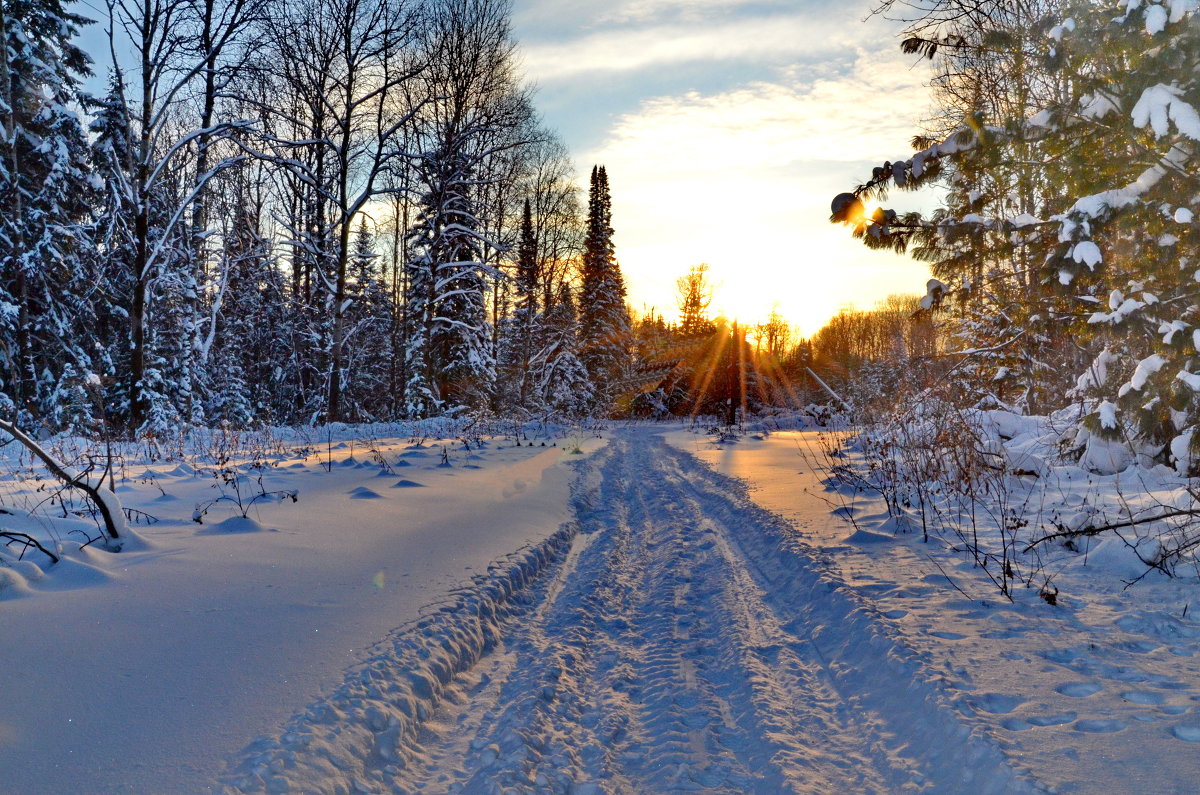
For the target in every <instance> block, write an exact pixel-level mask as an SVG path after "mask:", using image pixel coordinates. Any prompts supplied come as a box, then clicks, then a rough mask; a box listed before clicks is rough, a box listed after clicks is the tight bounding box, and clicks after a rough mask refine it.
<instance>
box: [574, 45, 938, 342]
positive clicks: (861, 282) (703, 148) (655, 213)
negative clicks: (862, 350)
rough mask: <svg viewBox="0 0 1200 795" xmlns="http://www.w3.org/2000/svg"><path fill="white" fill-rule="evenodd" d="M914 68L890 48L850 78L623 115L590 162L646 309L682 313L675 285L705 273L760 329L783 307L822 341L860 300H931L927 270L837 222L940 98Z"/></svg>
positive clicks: (751, 87)
mask: <svg viewBox="0 0 1200 795" xmlns="http://www.w3.org/2000/svg"><path fill="white" fill-rule="evenodd" d="M909 66H910V62H909V61H907V60H905V59H904V58H903V57H902V56H900V55H899V54H892V52H891V48H890V47H888V48H887V49H881V50H879V51H873V52H868V51H859V52H858V53H857V56H856V58H855V60H854V62H853V64H852V66H851V68H848V69H845V70H843V71H842V72H841V73H836V72H826V73H822V74H814V70H811V69H809V70H804V69H796V70H792V71H791V72H789V73H788V74H787V75H786V77H785V78H781V79H780V80H779V81H778V82H770V81H765V80H764V81H757V82H753V83H750V84H747V85H744V86H741V87H738V88H736V89H733V90H729V91H724V92H719V93H712V94H705V93H702V92H689V93H686V94H682V95H678V96H668V97H658V98H653V99H649V100H646V101H644V102H643V103H642V104H641V106H640V107H639V108H638V110H637V111H636V112H633V113H629V114H625V115H624V116H622V117H620V118H619V119H618V120H617V122H616V124H615V125H614V126H613V127H612V129H611V132H610V134H609V136H608V138H607V139H606V140H605V142H604V143H603V144H602V145H601V146H600V147H598V148H597V149H596V150H594V151H591V152H588V153H585V154H584V156H583V159H582V161H581V162H582V163H583V164H585V165H589V166H590V164H591V163H604V164H605V165H606V166H607V168H608V172H609V175H610V178H611V180H612V186H613V204H614V215H615V220H614V223H615V226H616V227H617V232H618V236H617V243H618V247H619V248H618V253H619V256H620V259H621V261H622V265H623V267H624V270H625V273H626V278H627V279H628V280H629V283H630V292H631V297H632V298H633V300H634V302H635V305H640V304H647V305H654V306H657V307H659V308H660V310H662V311H664V312H665V313H666V314H668V315H670V314H673V312H674V309H675V304H674V278H675V277H676V276H678V275H679V274H681V273H683V272H684V271H685V270H686V269H687V267H688V266H690V265H693V264H696V263H697V262H705V261H706V262H709V263H710V264H711V265H712V266H713V275H714V277H715V278H716V280H718V281H722V282H724V285H723V287H722V289H721V290H720V292H719V294H718V298H717V301H716V303H715V305H717V306H720V307H722V308H723V309H724V310H725V311H726V312H728V313H730V314H735V315H739V316H741V317H743V319H747V320H752V319H754V318H761V317H763V316H765V315H766V313H767V312H768V311H770V309H771V305H772V303H774V302H775V301H778V302H779V303H780V308H781V311H782V312H783V313H784V315H785V316H788V317H789V318H791V319H792V320H793V321H796V322H800V323H802V324H803V325H804V326H805V331H806V332H809V333H811V332H812V331H815V330H816V328H817V327H819V325H820V324H822V323H823V322H824V321H825V320H826V319H827V318H828V317H830V316H831V315H832V314H834V313H835V312H836V311H837V309H838V308H839V307H840V306H842V305H844V304H846V303H848V302H853V303H856V304H858V305H859V306H869V305H871V304H873V303H874V302H875V301H876V300H879V299H881V298H884V297H886V296H887V295H888V294H890V293H894V292H904V291H912V290H914V289H919V288H920V286H921V285H922V284H923V282H924V279H925V278H926V276H925V270H924V266H923V265H919V264H914V263H912V262H911V261H910V260H907V259H901V258H898V257H896V256H895V255H891V254H887V253H884V252H872V251H868V250H867V249H865V247H863V246H862V245H861V244H860V243H858V242H857V241H854V240H852V239H851V238H850V236H849V234H848V232H846V231H845V230H844V229H841V228H838V227H833V226H832V225H830V224H829V223H828V221H827V218H828V214H829V201H830V199H831V198H832V197H833V196H834V195H835V194H836V193H838V192H840V191H843V190H847V189H848V188H850V187H852V186H853V185H854V184H855V182H856V180H860V179H863V178H864V177H866V176H867V175H869V173H870V168H871V166H873V165H876V164H878V163H880V162H882V161H883V160H890V159H895V158H897V157H899V156H900V155H905V154H907V153H908V152H910V151H911V149H910V147H909V146H908V145H907V141H908V140H909V138H910V137H911V136H912V135H913V133H915V132H917V131H919V129H920V127H919V121H920V119H921V118H922V116H923V115H924V114H925V111H926V108H927V106H928V95H927V91H926V89H925V88H923V86H922V80H923V78H924V74H923V73H922V71H921V70H919V69H918V70H912V69H910V68H909ZM902 201H903V199H900V198H897V203H901V202H902ZM909 201H910V202H911V201H912V199H911V198H910V199H909ZM918 201H920V200H919V199H918ZM928 201H929V200H928V199H926V200H925V203H928Z"/></svg>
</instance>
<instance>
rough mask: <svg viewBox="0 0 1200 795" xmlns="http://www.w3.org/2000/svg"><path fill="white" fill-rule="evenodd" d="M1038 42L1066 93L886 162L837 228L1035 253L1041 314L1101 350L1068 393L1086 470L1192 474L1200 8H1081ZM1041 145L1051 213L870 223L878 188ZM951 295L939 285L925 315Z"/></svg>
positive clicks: (1048, 26) (1184, 2)
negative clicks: (996, 237)
mask: <svg viewBox="0 0 1200 795" xmlns="http://www.w3.org/2000/svg"><path fill="white" fill-rule="evenodd" d="M1037 31H1040V37H1038V38H1036V41H1030V42H1029V43H1028V45H1027V46H1030V47H1032V48H1033V49H1034V50H1036V51H1040V54H1041V56H1042V64H1043V66H1042V68H1043V69H1044V70H1045V71H1046V72H1047V73H1048V74H1049V75H1051V76H1053V77H1055V78H1056V79H1057V80H1058V81H1059V82H1060V84H1061V85H1062V86H1063V87H1064V90H1063V92H1062V94H1061V96H1058V97H1054V98H1053V101H1051V102H1048V103H1046V104H1044V105H1043V106H1042V107H1040V108H1037V107H1035V108H1031V109H1027V111H1026V112H1025V113H1024V114H1023V115H1022V116H1020V117H1019V118H1012V119H1007V120H1003V123H996V124H989V125H980V124H978V123H977V121H976V122H975V123H972V124H971V125H969V126H966V127H964V128H963V129H960V130H957V131H955V132H954V133H952V134H951V135H950V136H948V137H947V138H946V139H945V140H944V141H941V142H937V143H932V144H930V145H929V146H925V147H923V148H922V149H921V150H920V151H918V152H917V153H916V154H914V155H913V156H912V157H911V158H906V159H901V160H898V161H896V162H891V163H886V164H884V165H883V166H882V167H881V168H879V169H877V170H876V173H875V175H874V177H873V179H872V181H871V182H870V183H868V184H867V185H865V186H860V189H859V190H857V191H855V192H854V193H853V194H843V195H841V196H839V197H837V198H836V199H835V200H834V205H833V220H835V221H842V222H846V223H850V224H852V225H853V226H854V227H855V229H856V231H857V232H858V233H859V234H860V235H863V236H864V239H874V240H875V241H877V242H878V243H879V244H882V245H886V244H889V243H895V242H897V241H899V240H901V239H903V238H904V237H906V236H910V235H913V234H918V235H924V236H926V237H928V238H941V239H947V238H952V237H954V236H956V235H969V234H973V233H972V231H971V230H973V229H982V230H991V231H996V232H1000V233H1003V234H1004V235H1006V236H1008V237H1009V238H1010V239H1012V240H1014V241H1019V243H1020V245H1022V246H1026V247H1028V248H1029V249H1030V251H1031V253H1032V256H1031V257H1030V258H1029V259H1030V261H1031V262H1032V263H1033V267H1034V268H1036V284H1038V285H1039V287H1040V289H1041V290H1042V291H1043V292H1042V294H1043V295H1045V296H1047V298H1046V300H1045V302H1044V303H1043V304H1041V305H1040V306H1039V307H1038V310H1037V312H1039V313H1040V312H1042V311H1045V312H1048V313H1049V315H1050V316H1052V317H1053V318H1054V319H1055V320H1056V321H1057V322H1058V323H1060V324H1063V326H1064V327H1065V328H1066V329H1067V330H1068V331H1069V332H1070V333H1071V334H1072V335H1073V336H1074V338H1075V340H1076V341H1077V342H1080V343H1089V342H1090V344H1091V345H1092V347H1093V348H1097V347H1099V346H1101V345H1103V348H1102V349H1101V350H1100V351H1099V353H1098V355H1097V356H1096V358H1095V361H1094V362H1093V363H1092V364H1091V366H1089V367H1087V368H1086V370H1085V371H1084V372H1083V373H1082V374H1081V375H1080V377H1079V379H1078V382H1077V384H1076V387H1075V389H1074V390H1073V391H1072V394H1073V396H1076V397H1083V398H1085V404H1084V405H1085V415H1086V416H1085V419H1084V422H1083V426H1084V427H1083V428H1082V429H1081V432H1080V433H1079V434H1077V435H1076V437H1075V443H1076V449H1077V450H1080V451H1082V454H1083V456H1084V463H1085V465H1087V466H1091V467H1093V468H1098V469H1102V470H1108V471H1111V470H1113V469H1118V468H1120V467H1121V466H1123V464H1124V463H1127V462H1128V461H1129V460H1131V458H1130V456H1131V454H1138V455H1141V456H1142V459H1141V460H1142V461H1143V463H1149V462H1152V461H1167V460H1173V461H1174V463H1175V464H1176V466H1177V467H1179V468H1180V469H1181V470H1182V471H1186V470H1188V469H1190V468H1191V467H1192V463H1191V461H1192V459H1193V457H1194V452H1193V451H1194V450H1195V448H1194V447H1193V445H1194V444H1195V440H1196V439H1197V436H1198V435H1197V434H1195V428H1196V425H1197V423H1198V422H1200V399H1198V393H1200V375H1197V374H1196V373H1197V371H1198V370H1200V344H1198V343H1200V336H1198V335H1197V334H1196V333H1195V332H1196V330H1197V328H1198V327H1200V318H1198V317H1197V314H1196V312H1197V310H1196V301H1195V297H1196V275H1197V274H1196V271H1195V268H1196V265H1197V263H1198V262H1200V256H1198V254H1200V252H1198V248H1200V235H1198V234H1197V233H1196V231H1195V223H1194V221H1195V213H1196V206H1197V200H1196V197H1197V196H1198V195H1200V178H1197V177H1196V176H1195V175H1196V174H1197V173H1200V113H1198V112H1197V108H1198V107H1200V78H1198V77H1197V75H1198V74H1200V70H1198V66H1200V26H1198V25H1197V24H1196V4H1195V3H1194V2H1191V0H1180V1H1179V2H1170V3H1167V4H1159V3H1145V4H1143V3H1132V2H1121V3H1117V4H1115V5H1110V4H1100V5H1096V4H1089V3H1071V4H1068V5H1067V7H1066V8H1064V10H1063V11H1062V12H1060V13H1058V14H1055V15H1053V17H1052V18H1048V19H1047V20H1046V21H1045V22H1044V23H1043V24H1041V25H1039V26H1038V27H1037ZM1027 41H1028V40H1027ZM1030 142H1036V143H1037V145H1038V147H1039V148H1040V149H1041V150H1042V151H1045V152H1046V153H1048V154H1049V155H1052V157H1051V158H1048V160H1047V162H1048V163H1055V164H1059V165H1058V166H1057V167H1053V166H1050V165H1047V167H1046V169H1045V170H1044V173H1043V179H1042V180H1041V182H1040V184H1039V185H1037V186H1035V188H1036V190H1037V192H1038V196H1039V198H1040V200H1041V205H1042V206H1043V207H1044V212H1043V213H1042V214H1041V215H1040V216H1035V215H1033V214H1031V213H1030V214H1024V215H1022V214H1014V213H1013V212H1012V211H1005V209H1006V208H1004V207H1003V206H1002V205H999V204H997V205H995V206H994V208H993V212H992V213H990V214H988V215H984V214H983V213H973V214H964V215H962V216H961V217H957V216H956V215H954V214H951V213H949V212H945V211H943V212H942V213H940V214H938V215H935V216H934V217H932V218H928V219H927V218H923V217H921V216H919V215H917V214H909V215H907V216H897V215H896V214H895V213H891V212H889V211H886V210H879V211H877V212H875V213H874V214H873V215H872V216H870V217H866V216H865V215H864V213H863V208H862V203H861V200H860V198H859V197H860V196H861V195H864V194H868V193H870V191H871V190H872V189H873V188H875V187H879V186H886V185H887V184H888V183H889V182H890V183H892V184H894V185H896V186H897V187H905V186H908V185H912V184H914V183H917V182H920V181H923V180H926V179H928V178H929V175H930V174H931V173H932V170H933V169H931V167H934V168H936V167H937V166H939V165H942V164H953V163H970V162H971V161H972V159H973V158H974V159H975V162H981V161H980V160H979V159H978V158H979V157H980V155H979V154H978V153H979V152H981V151H985V150H990V151H991V152H992V153H994V154H993V155H992V156H993V157H1003V156H1004V155H1005V154H1007V157H1008V159H1010V160H1013V159H1016V158H1017V157H1019V156H1020V154H1021V153H1022V152H1025V151H1028V145H1029V143H1030ZM1101 153H1103V156H1101ZM1055 168H1059V169H1061V170H1055ZM966 171H967V169H963V171H962V173H966ZM964 187H965V186H964ZM952 286H953V285H952ZM944 290H945V285H943V284H941V283H940V282H935V283H931V286H930V292H929V295H928V296H927V300H926V303H927V305H928V304H932V303H934V302H936V301H937V300H939V299H940V298H941V297H942V295H943V294H944ZM1067 399H1068V396H1066V395H1063V396H1061V398H1060V402H1062V401H1065V400H1067ZM1093 439H1097V440H1099V443H1093ZM1111 440H1123V441H1126V442H1127V443H1128V445H1127V452H1126V454H1125V455H1126V457H1125V458H1124V459H1121V457H1120V456H1116V457H1114V453H1113V450H1112V448H1111V445H1110V444H1109V441H1111ZM1102 459H1104V460H1102ZM1118 459H1120V460H1118Z"/></svg>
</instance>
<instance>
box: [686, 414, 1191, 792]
mask: <svg viewBox="0 0 1200 795" xmlns="http://www.w3.org/2000/svg"><path fill="white" fill-rule="evenodd" d="M1026 423H1027V424H1034V420H1027V421H1026ZM815 437H816V434H815V433H813V432H789V431H785V432H775V433H771V434H769V435H767V436H766V437H765V438H764V437H763V435H762V434H757V435H751V436H749V437H744V438H742V439H739V440H737V441H736V442H733V443H726V444H714V443H713V442H711V441H710V440H708V439H698V438H697V437H696V436H694V435H691V434H686V433H675V434H673V435H672V436H671V440H672V442H673V443H675V444H676V445H678V446H679V447H680V448H681V449H685V450H688V451H689V452H691V453H693V454H694V455H695V456H697V457H698V458H700V459H701V460H704V461H706V462H707V463H709V464H710V465H711V466H713V467H715V468H716V469H717V470H718V471H720V472H722V473H725V474H729V475H732V476H735V477H737V478H741V479H743V480H744V481H745V482H747V483H749V484H750V487H751V496H752V498H753V500H754V501H755V503H757V504H759V505H761V506H763V507H764V508H766V509H768V510H770V511H774V512H776V513H778V514H779V515H780V516H781V517H784V518H785V519H787V520H788V521H789V522H790V524H791V525H792V526H793V527H794V528H795V529H796V532H797V534H798V537H799V538H800V539H802V541H803V543H804V544H805V545H806V546H807V547H808V548H810V549H811V550H813V554H814V555H815V556H816V557H817V558H818V559H819V560H820V561H821V563H822V564H823V565H825V566H827V567H828V568H829V570H830V572H831V573H832V575H833V576H836V577H837V578H838V579H840V580H841V581H842V582H844V583H845V584H846V586H847V587H848V588H849V589H850V590H852V591H853V592H854V593H855V594H856V595H857V596H858V597H860V598H862V599H863V600H864V602H865V604H867V605H868V609H869V611H870V613H871V615H872V616H873V618H874V619H875V620H876V621H877V622H879V623H880V624H881V625H882V626H883V627H884V628H885V629H884V631H885V633H886V634H887V635H888V637H891V638H894V639H895V640H896V642H898V643H899V644H901V645H902V646H903V647H904V648H906V649H911V650H912V651H913V652H914V653H915V654H916V656H917V658H918V659H919V660H920V661H921V674H920V675H921V676H922V677H924V678H925V679H926V680H927V681H929V682H931V683H933V684H934V685H935V686H936V687H937V689H938V690H939V691H940V692H941V693H942V694H943V697H944V698H945V699H946V700H945V702H944V703H945V704H946V705H947V706H948V707H949V708H950V709H951V710H952V711H954V712H955V713H956V714H957V715H958V718H959V719H960V720H961V721H963V723H964V725H966V726H969V727H971V728H972V731H973V733H975V734H976V735H977V736H981V737H987V738H989V739H990V740H991V741H992V742H994V743H996V744H997V746H998V747H999V748H1000V749H1002V750H1003V752H1004V754H1005V756H1006V757H1007V758H1008V759H1009V760H1011V763H1012V764H1013V766H1014V767H1015V768H1017V769H1019V770H1023V771H1027V772H1028V773H1030V774H1031V775H1032V776H1033V778H1034V779H1035V780H1036V781H1037V782H1038V784H1039V785H1040V786H1043V787H1046V788H1049V789H1051V790H1053V791H1056V792H1193V791H1195V787H1196V780H1197V775H1198V771H1197V767H1198V763H1197V756H1196V754H1197V746H1196V745H1195V743H1197V742H1200V623H1198V622H1197V621H1195V620H1193V619H1194V618H1195V612H1194V609H1195V607H1196V606H1197V605H1196V603H1197V600H1198V598H1200V587H1198V585H1200V584H1198V583H1197V581H1196V577H1195V574H1194V572H1191V573H1190V576H1188V575H1189V572H1188V571H1187V570H1185V569H1183V568H1182V567H1181V569H1180V570H1179V571H1177V573H1178V574H1179V575H1180V576H1179V577H1177V578H1176V579H1168V578H1166V577H1165V576H1162V575H1161V574H1160V573H1158V572H1151V573H1150V575H1148V576H1146V577H1144V578H1143V579H1141V580H1139V581H1138V582H1137V583H1136V584H1134V585H1132V586H1130V587H1128V588H1126V586H1125V582H1126V581H1127V580H1131V579H1133V578H1136V577H1137V576H1138V575H1140V574H1144V573H1145V571H1146V567H1145V566H1143V565H1139V562H1138V560H1137V558H1136V557H1135V556H1134V555H1133V554H1132V553H1131V550H1130V549H1129V548H1128V547H1127V546H1126V545H1125V544H1124V543H1122V542H1121V541H1120V540H1119V539H1117V538H1114V537H1113V535H1114V534H1113V533H1108V534H1107V535H1106V536H1098V537H1097V538H1095V539H1092V540H1091V541H1090V545H1091V549H1088V544H1089V541H1088V540H1087V539H1084V540H1083V541H1082V542H1081V543H1082V548H1081V549H1078V550H1076V551H1065V550H1061V549H1060V550H1058V552H1057V554H1055V555H1051V556H1050V559H1049V560H1047V561H1046V566H1047V570H1048V571H1049V572H1051V573H1052V574H1053V582H1054V583H1055V586H1054V587H1055V588H1056V589H1057V593H1056V599H1055V601H1056V604H1055V605H1054V606H1051V605H1050V604H1048V603H1047V602H1046V601H1045V600H1044V599H1043V598H1040V589H1039V588H1037V587H1033V588H1024V587H1018V588H1016V589H1014V592H1013V597H1014V599H1013V602H1011V603H1010V602H1009V601H1008V600H1006V599H1004V598H1001V597H1000V595H999V593H998V592H997V589H996V588H995V586H994V584H993V583H992V582H991V581H990V580H989V579H988V578H987V577H986V576H985V575H984V574H983V572H982V571H981V570H980V569H979V568H978V567H977V566H976V565H975V564H974V563H973V562H972V560H971V559H970V556H969V555H966V554H964V552H963V551H962V549H961V544H952V543H950V542H946V541H942V540H939V539H936V538H935V539H931V540H930V542H929V543H924V542H923V541H922V537H921V533H920V532H919V526H916V525H915V524H914V525H910V527H909V532H904V533H896V532H895V531H896V523H895V522H894V520H893V519H892V518H890V517H889V516H888V514H887V511H886V509H885V505H884V501H883V500H882V499H881V498H879V497H878V496H874V495H870V494H855V495H853V496H852V497H850V498H846V496H845V495H844V494H838V493H836V490H835V489H834V488H832V487H831V485H830V484H829V483H828V481H827V479H826V477H824V475H825V473H824V472H821V471H818V472H816V473H814V469H815V468H818V467H819V466H820V465H821V464H823V463H825V459H824V458H823V456H822V455H821V454H820V452H819V449H818V448H819V444H818V442H817V440H816V438H815ZM1014 442H1015V443H1014V444H1011V445H1009V446H1010V447H1014V448H1018V449H1028V448H1029V447H1030V445H1029V439H1028V438H1027V437H1026V436H1022V435H1018V436H1017V437H1016V439H1015V440H1014ZM1124 463H1125V464H1128V463H1129V462H1128V461H1126V462H1124ZM1163 469H1164V468H1161V467H1160V468H1159V471H1154V470H1147V469H1142V468H1139V467H1131V468H1129V469H1127V470H1125V471H1124V472H1122V473H1120V474H1110V475H1098V474H1095V473H1084V472H1082V471H1080V470H1079V469H1077V468H1072V467H1059V468H1056V469H1054V470H1053V471H1049V470H1048V471H1046V472H1045V473H1044V477H1043V479H1042V480H1043V481H1044V483H1043V485H1044V486H1045V487H1046V488H1047V489H1052V490H1053V491H1054V492H1055V493H1056V494H1057V495H1058V498H1059V500H1060V504H1057V505H1041V506H1039V507H1040V508H1041V509H1042V511H1043V513H1044V515H1045V518H1046V521H1047V523H1049V522H1050V519H1051V517H1053V518H1054V519H1056V520H1058V518H1059V517H1071V516H1074V515H1075V514H1077V513H1078V511H1079V508H1080V507H1081V505H1082V504H1083V503H1085V502H1088V503H1093V504H1095V503H1099V502H1100V500H1099V497H1100V496H1101V495H1107V496H1108V498H1109V499H1110V500H1111V501H1113V502H1117V501H1118V495H1120V494H1124V495H1125V496H1124V500H1125V501H1126V502H1129V501H1133V502H1134V504H1135V505H1136V504H1137V502H1138V501H1145V502H1147V503H1149V502H1151V501H1152V500H1153V499H1154V498H1155V497H1158V498H1163V499H1165V497H1164V495H1169V494H1170V493H1172V492H1173V491H1178V490H1179V489H1180V487H1181V484H1182V482H1181V481H1180V480H1179V479H1177V478H1173V477H1171V475H1170V473H1167V472H1165V471H1161V470H1163ZM1085 496H1086V497H1088V499H1087V500H1085V499H1084V497H1085ZM821 505H824V509H822V508H821V507H820V506H821ZM831 508H833V509H834V512H835V514H845V515H851V516H853V517H854V523H853V524H851V523H850V522H848V521H846V520H844V519H843V520H838V519H836V518H835V517H831V516H830V513H829V511H830V509H831ZM1025 510H1026V516H1027V517H1029V516H1030V514H1033V513H1034V511H1033V509H1032V507H1031V506H1027V507H1026V508H1025ZM1131 540H1133V541H1134V542H1135V544H1136V541H1137V539H1136V538H1132V539H1131ZM952 541H957V539H952ZM954 545H957V546H959V549H958V550H957V551H955V550H953V549H951V548H950V547H951V546H954ZM1189 606H1190V608H1191V609H1189ZM942 788H946V789H950V790H953V789H954V788H953V787H946V782H942Z"/></svg>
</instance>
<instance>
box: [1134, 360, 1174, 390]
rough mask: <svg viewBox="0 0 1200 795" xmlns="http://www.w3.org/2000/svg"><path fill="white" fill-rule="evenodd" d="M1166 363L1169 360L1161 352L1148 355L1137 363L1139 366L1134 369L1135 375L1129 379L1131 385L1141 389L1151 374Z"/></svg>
mask: <svg viewBox="0 0 1200 795" xmlns="http://www.w3.org/2000/svg"><path fill="white" fill-rule="evenodd" d="M1166 363H1167V360H1166V359H1165V358H1163V357H1162V356H1161V355H1160V354H1157V353H1155V354H1151V355H1150V356H1147V357H1146V358H1145V359H1142V360H1141V361H1140V362H1138V363H1137V367H1136V368H1134V371H1133V376H1132V377H1131V378H1130V379H1129V385H1130V386H1132V387H1133V388H1134V389H1137V390H1139V391H1140V390H1141V388H1142V387H1144V386H1145V385H1146V381H1147V380H1148V379H1149V378H1150V376H1152V375H1154V374H1155V373H1157V372H1158V371H1159V370H1161V369H1162V368H1163V366H1164V365H1165V364H1166Z"/></svg>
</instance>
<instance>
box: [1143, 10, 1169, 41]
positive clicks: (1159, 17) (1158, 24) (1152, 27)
mask: <svg viewBox="0 0 1200 795" xmlns="http://www.w3.org/2000/svg"><path fill="white" fill-rule="evenodd" d="M1166 27H1167V9H1165V8H1163V7H1162V6H1160V5H1158V4H1151V5H1150V6H1149V7H1148V8H1147V9H1146V32H1147V33H1149V34H1150V35H1151V36H1153V35H1154V34H1156V33H1161V32H1162V31H1163V29H1164V28H1166Z"/></svg>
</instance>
